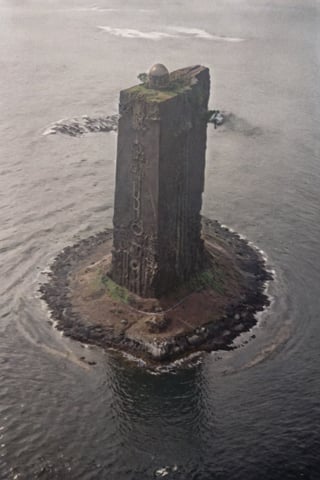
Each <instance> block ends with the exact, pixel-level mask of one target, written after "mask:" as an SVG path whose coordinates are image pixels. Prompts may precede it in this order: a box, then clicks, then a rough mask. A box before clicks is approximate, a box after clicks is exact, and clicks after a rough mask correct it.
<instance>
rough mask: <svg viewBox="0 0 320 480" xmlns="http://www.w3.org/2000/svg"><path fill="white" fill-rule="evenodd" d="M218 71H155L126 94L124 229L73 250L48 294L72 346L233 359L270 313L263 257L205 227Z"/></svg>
mask: <svg viewBox="0 0 320 480" xmlns="http://www.w3.org/2000/svg"><path fill="white" fill-rule="evenodd" d="M209 93H210V75H209V70H208V68H206V67H203V66H199V65H197V66H193V67H187V68H183V69H180V70H177V71H174V72H172V73H169V72H168V70H167V69H166V67H165V66H164V65H161V64H156V65H154V66H153V67H152V68H151V70H150V72H149V75H148V76H147V77H146V78H145V79H144V81H143V83H142V84H140V85H137V86H134V87H132V88H129V89H126V90H123V91H121V93H120V107H119V114H120V118H119V127H118V148H117V168H116V190H115V204H114V221H113V224H114V228H113V231H112V230H108V229H107V230H104V231H103V232H101V233H100V234H97V235H95V236H93V237H90V238H88V239H85V240H83V241H81V242H79V243H78V244H77V245H74V246H73V247H67V248H65V249H64V250H63V252H61V254H60V255H58V257H57V258H56V260H55V261H54V263H53V265H52V268H51V274H50V279H49V281H48V283H47V284H45V285H42V286H41V289H40V290H41V292H42V296H43V298H44V299H45V300H46V302H47V303H48V305H49V308H50V309H51V311H52V314H53V317H54V318H55V319H56V321H57V326H58V328H59V329H61V330H63V332H64V334H65V335H67V336H70V337H72V338H74V339H77V340H79V341H82V342H85V343H92V344H95V345H99V346H101V347H103V348H109V347H113V348H117V349H120V350H123V351H127V352H130V353H131V354H134V355H136V356H138V357H142V358H144V359H146V360H148V361H150V362H164V361H170V360H173V359H175V358H177V357H180V356H183V355H186V354H187V353H189V352H192V351H196V350H214V349H222V348H224V349H225V348H232V347H231V344H232V340H233V339H234V338H235V337H236V336H237V335H239V334H240V333H241V332H243V331H247V330H249V329H250V328H251V327H252V326H253V325H254V324H255V323H256V319H255V313H256V312H257V311H259V310H262V309H263V308H264V306H265V305H266V304H267V303H268V299H267V297H266V295H265V294H264V286H265V282H266V281H267V280H268V279H270V274H269V273H268V272H267V270H266V267H265V263H264V260H263V258H262V257H261V255H260V253H259V252H258V251H257V250H255V249H254V248H252V247H251V246H249V244H248V243H247V242H246V241H245V240H243V239H241V238H240V236H239V235H237V234H235V233H233V232H231V231H230V230H228V229H227V228H225V227H222V226H221V225H220V224H219V223H218V222H216V221H212V220H209V219H206V218H202V217H201V206H202V194H203V191H204V173H205V152H206V134H207V133H206V132H207V122H208V100H209Z"/></svg>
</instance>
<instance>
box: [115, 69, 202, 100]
mask: <svg viewBox="0 0 320 480" xmlns="http://www.w3.org/2000/svg"><path fill="white" fill-rule="evenodd" d="M204 70H208V69H207V67H203V66H202V65H195V66H191V67H186V68H181V69H179V70H175V71H173V72H171V73H169V71H168V69H167V68H166V67H165V65H163V64H161V63H156V64H155V65H153V66H152V67H151V69H150V71H149V75H148V80H147V81H145V82H143V83H141V84H140V85H135V86H133V87H130V88H127V89H125V90H122V92H121V93H124V94H125V95H126V96H127V95H128V96H129V97H130V98H134V97H137V98H143V99H144V101H146V102H162V101H166V100H169V99H170V98H173V97H175V96H177V95H179V94H181V93H183V92H185V91H187V90H190V88H192V87H193V86H194V85H195V84H196V83H197V77H198V75H199V74H201V72H203V71H204Z"/></svg>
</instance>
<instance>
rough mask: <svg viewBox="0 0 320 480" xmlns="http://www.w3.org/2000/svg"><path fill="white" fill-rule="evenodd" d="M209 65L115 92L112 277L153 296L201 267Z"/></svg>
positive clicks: (133, 289)
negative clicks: (158, 85)
mask: <svg viewBox="0 0 320 480" xmlns="http://www.w3.org/2000/svg"><path fill="white" fill-rule="evenodd" d="M209 91H210V76H209V70H208V69H207V68H206V67H202V66H196V67H188V68H185V69H181V70H177V71H175V72H172V73H171V75H170V83H169V86H168V88H167V89H165V90H163V89H161V90H153V89H150V88H147V86H146V85H140V86H137V87H133V88H130V89H128V90H124V91H122V92H121V94H120V120H119V129H118V131H119V133H118V153H117V174H116V193H115V210H114V241H113V254H112V268H111V277H112V279H113V280H114V281H115V282H116V283H118V284H119V285H122V286H124V287H126V288H127V289H128V290H130V291H131V292H134V293H136V294H138V295H140V296H142V297H158V296H160V295H162V294H163V293H165V292H166V291H167V290H169V289H170V288H172V287H173V286H175V285H177V284H179V283H180V282H183V281H185V280H186V279H187V278H188V277H189V276H190V275H191V274H192V273H194V272H195V271H197V270H198V269H199V268H201V266H202V263H203V258H204V249H203V242H202V239H201V218H200V210H201V204H202V193H203V189H204V170H205V150H206V129H207V119H206V112H207V107H208V99H209Z"/></svg>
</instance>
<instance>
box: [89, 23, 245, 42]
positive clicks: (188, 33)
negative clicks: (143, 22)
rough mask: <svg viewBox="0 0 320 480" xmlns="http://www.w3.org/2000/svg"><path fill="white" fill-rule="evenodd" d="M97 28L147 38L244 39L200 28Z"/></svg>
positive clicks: (123, 35) (124, 35) (236, 40)
mask: <svg viewBox="0 0 320 480" xmlns="http://www.w3.org/2000/svg"><path fill="white" fill-rule="evenodd" d="M98 28H99V29H100V30H103V31H105V32H107V33H109V34H110V35H115V36H117V37H124V38H147V39H149V40H161V39H165V38H200V39H204V40H214V41H222V42H242V41H243V40H244V39H243V38H238V37H227V36H224V35H214V34H212V33H209V32H207V31H206V30H201V29H200V28H185V27H168V30H169V31H168V32H159V31H152V32H143V31H141V30H136V29H133V28H116V27H109V26H107V25H100V26H98Z"/></svg>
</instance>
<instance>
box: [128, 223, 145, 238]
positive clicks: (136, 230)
mask: <svg viewBox="0 0 320 480" xmlns="http://www.w3.org/2000/svg"><path fill="white" fill-rule="evenodd" d="M131 230H132V233H133V234H134V235H137V236H138V237H139V236H141V235H142V234H143V228H142V225H141V224H140V223H138V222H134V223H133V224H132V225H131Z"/></svg>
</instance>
